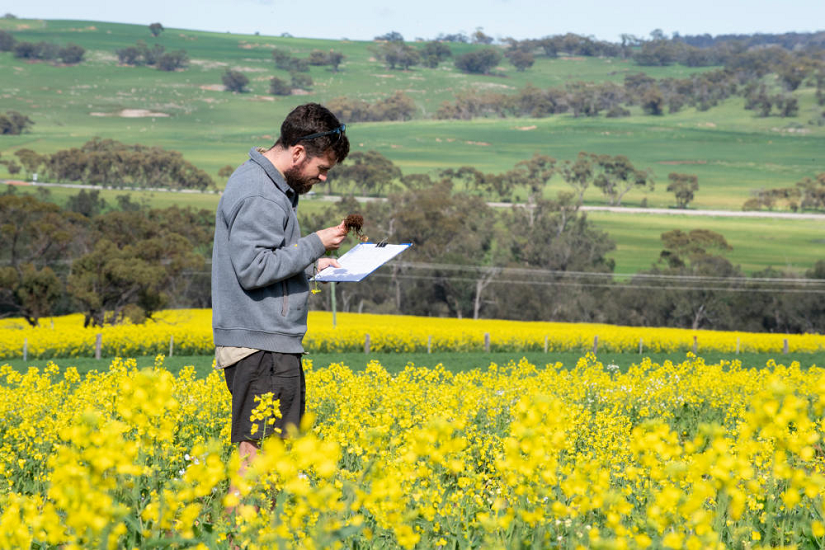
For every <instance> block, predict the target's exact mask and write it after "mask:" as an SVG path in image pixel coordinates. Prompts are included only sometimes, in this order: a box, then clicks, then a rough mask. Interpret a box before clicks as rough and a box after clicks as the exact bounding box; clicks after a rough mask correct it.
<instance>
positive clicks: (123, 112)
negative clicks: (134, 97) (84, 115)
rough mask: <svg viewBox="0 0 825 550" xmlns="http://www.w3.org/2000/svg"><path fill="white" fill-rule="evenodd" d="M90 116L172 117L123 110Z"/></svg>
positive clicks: (144, 111) (148, 111)
mask: <svg viewBox="0 0 825 550" xmlns="http://www.w3.org/2000/svg"><path fill="white" fill-rule="evenodd" d="M89 115H90V116H119V117H121V118H147V117H151V118H165V117H168V116H170V115H169V113H161V112H158V111H150V110H149V109H122V110H120V111H118V112H116V113H101V112H93V113H89Z"/></svg>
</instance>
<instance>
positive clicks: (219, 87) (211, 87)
mask: <svg viewBox="0 0 825 550" xmlns="http://www.w3.org/2000/svg"><path fill="white" fill-rule="evenodd" d="M200 89H201V90H208V91H210V92H225V91H226V86H224V85H223V84H204V85H203V86H200Z"/></svg>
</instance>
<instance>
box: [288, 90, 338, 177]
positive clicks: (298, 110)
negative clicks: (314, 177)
mask: <svg viewBox="0 0 825 550" xmlns="http://www.w3.org/2000/svg"><path fill="white" fill-rule="evenodd" d="M341 126H342V124H341V121H339V120H338V118H337V117H336V116H335V115H334V114H332V111H330V110H329V109H327V108H326V107H324V106H323V105H321V104H319V103H305V104H304V105H299V106H297V107H295V108H294V109H293V110H292V111H291V112H290V113H289V114H288V115H287V116H286V118H285V119H284V122H283V123H282V124H281V135H280V137H279V138H278V141H276V142H275V147H282V148H287V147H292V146H293V145H296V144H298V143H301V144H302V145H303V146H304V147H305V148H306V151H307V155H308V156H309V158H314V157H317V156H320V155H323V154H325V153H326V151H328V150H330V149H331V150H332V152H333V153H334V154H335V160H336V162H338V163H341V162H343V161H344V159H345V158H347V155H348V154H349V139H347V135H346V133H345V132H344V131H341V132H337V133H333V134H328V135H325V136H318V137H315V138H312V139H302V138H304V137H306V136H309V135H312V134H319V133H323V132H330V131H332V130H335V129H336V128H340V127H341Z"/></svg>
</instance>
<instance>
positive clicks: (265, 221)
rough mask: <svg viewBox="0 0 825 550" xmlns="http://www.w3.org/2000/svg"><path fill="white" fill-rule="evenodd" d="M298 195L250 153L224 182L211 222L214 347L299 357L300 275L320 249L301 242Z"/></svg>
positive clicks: (311, 241)
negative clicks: (275, 352) (213, 222)
mask: <svg viewBox="0 0 825 550" xmlns="http://www.w3.org/2000/svg"><path fill="white" fill-rule="evenodd" d="M297 209H298V195H297V193H295V191H293V190H292V188H290V187H289V185H287V183H286V181H285V180H284V178H283V176H282V175H281V173H280V172H279V171H278V170H277V169H276V168H275V167H274V166H273V165H272V163H271V162H269V160H267V159H266V158H265V157H264V156H263V155H262V154H261V153H259V152H258V151H257V150H256V149H255V148H253V149H252V150H250V151H249V160H248V161H246V162H245V163H244V164H242V165H241V166H240V167H238V169H237V170H235V172H234V173H233V174H232V176H230V178H229V181H228V182H227V184H226V189H225V190H224V192H223V195H222V196H221V200H220V202H219V204H218V212H217V215H216V217H215V243H214V247H213V249H212V329H213V334H214V339H215V345H216V346H237V347H247V348H254V349H259V350H267V351H278V352H281V353H301V352H303V351H304V348H303V345H302V343H301V342H302V340H303V337H304V334H305V333H306V330H307V297H308V294H309V282H308V274H309V271H310V267H311V266H312V264H313V263H314V262H315V261H316V260H317V259H318V258H320V257H321V256H323V255H324V252H325V249H324V245H323V243H322V242H321V239H320V238H319V237H318V235H317V234H315V233H312V234H311V235H308V236H306V237H303V238H302V237H301V229H300V227H298V218H297V216H296V212H297Z"/></svg>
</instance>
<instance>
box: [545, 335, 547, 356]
mask: <svg viewBox="0 0 825 550" xmlns="http://www.w3.org/2000/svg"><path fill="white" fill-rule="evenodd" d="M544 353H547V336H546V335H545V336H544Z"/></svg>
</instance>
